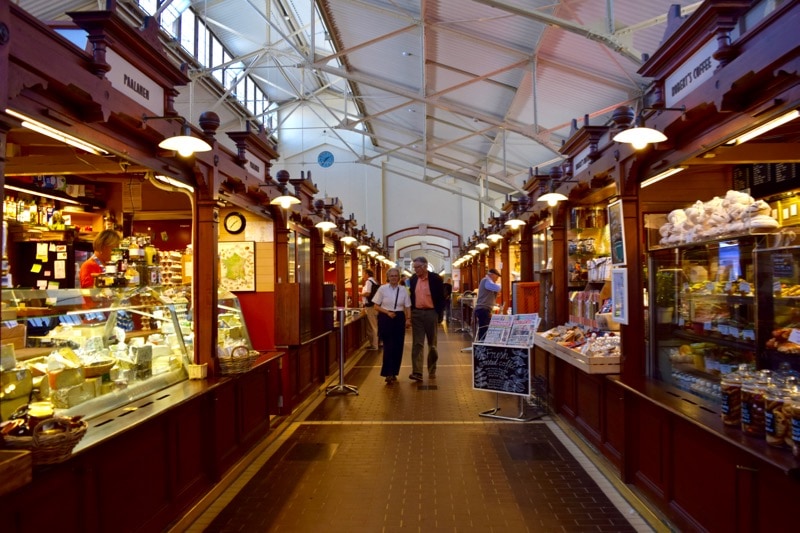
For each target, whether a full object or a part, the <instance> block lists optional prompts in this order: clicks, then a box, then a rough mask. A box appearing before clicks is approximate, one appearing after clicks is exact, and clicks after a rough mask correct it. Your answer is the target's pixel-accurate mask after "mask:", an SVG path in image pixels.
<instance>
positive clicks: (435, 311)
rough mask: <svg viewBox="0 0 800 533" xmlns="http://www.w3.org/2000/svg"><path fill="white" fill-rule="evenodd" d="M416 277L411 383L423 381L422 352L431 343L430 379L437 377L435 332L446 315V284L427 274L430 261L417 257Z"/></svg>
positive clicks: (412, 282)
mask: <svg viewBox="0 0 800 533" xmlns="http://www.w3.org/2000/svg"><path fill="white" fill-rule="evenodd" d="M413 266H414V275H413V276H411V280H410V292H411V338H412V341H413V345H412V348H411V364H412V371H411V375H410V376H408V377H409V379H412V380H414V381H422V363H423V355H422V351H423V349H424V348H425V340H426V339H427V341H428V357H427V359H428V361H427V362H428V378H429V379H433V378H435V377H436V363H437V361H438V359H439V352H438V351H437V350H436V330H437V329H438V326H439V322H441V321H442V313H443V312H444V282H443V281H442V278H441V276H439V275H438V274H436V273H435V272H429V271H428V260H427V259H426V258H424V257H417V258H415V259H414V261H413Z"/></svg>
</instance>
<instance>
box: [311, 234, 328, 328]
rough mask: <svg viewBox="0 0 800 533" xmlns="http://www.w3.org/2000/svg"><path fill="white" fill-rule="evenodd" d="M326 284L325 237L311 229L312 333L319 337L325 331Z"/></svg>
mask: <svg viewBox="0 0 800 533" xmlns="http://www.w3.org/2000/svg"><path fill="white" fill-rule="evenodd" d="M324 284H325V235H324V234H323V233H322V231H321V230H318V229H317V228H312V229H311V301H310V305H311V332H312V335H313V336H317V335H319V334H321V333H322V332H323V331H325V327H324V321H323V320H322V312H321V311H320V309H322V290H323V285H324Z"/></svg>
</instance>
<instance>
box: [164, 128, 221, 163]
mask: <svg viewBox="0 0 800 533" xmlns="http://www.w3.org/2000/svg"><path fill="white" fill-rule="evenodd" d="M158 147H159V148H163V149H164V150H172V151H175V152H178V154H179V155H181V156H182V157H189V156H190V155H192V154H194V153H196V152H209V151H211V145H210V144H208V143H207V142H205V141H204V140H203V139H199V138H197V137H193V136H192V135H191V130H190V129H189V125H188V124H185V125H184V126H183V134H182V135H176V136H175V137H167V138H166V139H164V140H163V141H161V142H160V143H158Z"/></svg>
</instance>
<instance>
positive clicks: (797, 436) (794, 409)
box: [789, 395, 800, 459]
mask: <svg viewBox="0 0 800 533" xmlns="http://www.w3.org/2000/svg"><path fill="white" fill-rule="evenodd" d="M789 412H790V413H791V415H792V418H791V421H792V426H791V430H790V431H789V434H790V437H791V440H792V443H791V447H792V455H794V456H795V457H797V458H798V459H800V395H795V396H792V399H791V400H790V401H789Z"/></svg>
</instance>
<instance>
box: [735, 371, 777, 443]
mask: <svg viewBox="0 0 800 533" xmlns="http://www.w3.org/2000/svg"><path fill="white" fill-rule="evenodd" d="M771 382H772V379H771V376H770V371H769V370H761V371H759V372H757V373H756V375H755V376H754V377H752V378H750V379H745V380H744V381H743V382H742V431H743V432H744V433H745V435H749V436H751V437H759V438H764V435H765V431H766V426H765V424H764V408H765V400H764V395H765V394H766V391H767V387H768V386H769V385H770V384H771Z"/></svg>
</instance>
